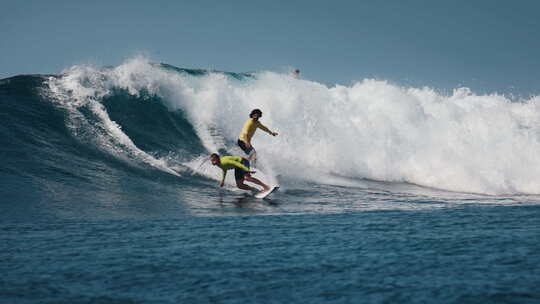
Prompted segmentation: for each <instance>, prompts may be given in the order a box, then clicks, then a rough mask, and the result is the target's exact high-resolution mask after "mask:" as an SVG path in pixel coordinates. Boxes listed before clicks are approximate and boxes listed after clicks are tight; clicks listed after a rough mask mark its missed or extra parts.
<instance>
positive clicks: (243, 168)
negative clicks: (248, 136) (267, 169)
mask: <svg viewBox="0 0 540 304" xmlns="http://www.w3.org/2000/svg"><path fill="white" fill-rule="evenodd" d="M210 161H212V165H214V166H218V167H220V168H221V170H223V174H222V176H221V182H220V183H219V186H220V187H223V185H224V184H225V177H226V176H227V170H232V169H234V178H235V180H236V186H237V187H238V188H240V189H243V190H250V191H254V192H259V189H257V188H254V187H250V186H248V185H246V184H244V180H245V181H248V182H252V183H254V184H257V185H259V186H262V187H263V190H262V191H267V190H269V189H270V187H268V186H267V185H266V184H265V183H263V182H261V181H260V180H258V179H256V178H254V177H251V174H255V171H251V170H250V169H249V160H247V159H246V158H243V157H240V156H222V157H220V156H219V154H217V153H213V154H212V155H210Z"/></svg>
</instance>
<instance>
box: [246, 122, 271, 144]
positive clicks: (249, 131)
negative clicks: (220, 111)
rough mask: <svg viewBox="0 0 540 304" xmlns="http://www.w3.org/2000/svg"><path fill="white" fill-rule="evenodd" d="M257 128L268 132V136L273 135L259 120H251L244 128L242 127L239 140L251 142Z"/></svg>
mask: <svg viewBox="0 0 540 304" xmlns="http://www.w3.org/2000/svg"><path fill="white" fill-rule="evenodd" d="M257 128H259V129H261V130H263V131H265V132H267V133H268V134H272V131H270V130H269V129H268V128H267V127H265V126H264V125H263V124H262V123H260V122H259V121H258V120H253V119H251V118H250V119H248V120H247V121H246V122H245V123H244V126H243V127H242V131H240V136H238V139H240V140H241V141H243V142H251V138H252V137H253V134H254V133H255V131H256V130H257Z"/></svg>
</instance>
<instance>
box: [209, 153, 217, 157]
mask: <svg viewBox="0 0 540 304" xmlns="http://www.w3.org/2000/svg"><path fill="white" fill-rule="evenodd" d="M210 157H218V158H219V154H217V153H212V154H210Z"/></svg>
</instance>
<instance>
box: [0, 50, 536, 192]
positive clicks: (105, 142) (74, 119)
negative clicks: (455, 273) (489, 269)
mask: <svg viewBox="0 0 540 304" xmlns="http://www.w3.org/2000/svg"><path fill="white" fill-rule="evenodd" d="M0 94H1V95H0V98H1V103H0V106H1V107H2V112H1V113H2V116H3V117H2V120H3V124H2V127H1V138H2V141H3V142H2V148H1V149H2V154H3V156H4V163H3V164H2V166H1V167H0V169H1V172H2V174H3V176H4V177H3V178H2V179H4V180H5V181H6V183H9V187H11V188H10V189H23V188H24V189H26V187H28V185H27V184H25V179H28V178H30V179H32V181H33V184H36V182H35V181H36V180H47V182H48V183H51V182H53V181H54V182H56V183H58V184H63V185H65V184H66V183H67V184H69V183H72V184H73V185H72V186H73V188H74V189H75V188H78V187H79V186H80V184H86V185H92V187H96V188H100V189H101V190H102V191H103V192H104V193H105V192H107V191H108V190H107V189H109V187H110V184H111V182H110V180H111V178H110V175H115V176H116V178H115V180H118V179H129V180H136V179H148V180H153V181H155V180H159V181H160V182H163V181H166V182H170V183H171V184H178V187H186V185H189V187H194V185H195V184H196V185H198V186H195V187H201V189H205V187H213V185H214V182H215V181H211V182H210V181H209V178H213V179H217V178H218V177H219V172H216V169H215V168H213V167H211V166H210V164H209V163H208V162H205V160H206V158H207V155H208V153H210V152H214V151H220V152H222V153H230V154H239V153H240V150H238V149H237V148H236V147H235V142H236V138H237V136H238V132H239V130H240V129H241V127H242V124H243V123H244V122H245V120H246V119H247V118H248V114H249V112H250V111H251V110H252V109H253V108H260V109H262V111H263V112H264V116H263V118H262V120H261V121H262V122H263V124H265V125H266V126H268V127H269V128H270V129H272V130H275V131H277V132H278V133H279V136H277V137H272V136H268V135H267V134H265V133H264V132H261V131H259V132H258V133H257V134H256V135H255V137H254V141H253V142H254V145H255V147H256V148H257V150H258V152H259V157H260V159H261V166H262V168H264V171H265V174H266V175H265V177H266V178H268V179H270V180H273V181H276V179H277V178H276V176H278V177H279V178H280V179H290V180H296V181H301V182H302V181H303V182H309V183H311V182H315V183H317V184H338V185H344V186H349V185H356V184H357V182H358V181H362V180H375V181H383V182H395V183H411V184H416V185H420V186H424V187H431V188H437V189H442V190H448V191H456V192H468V193H480V194H539V193H540V183H539V182H538V181H539V180H540V163H539V162H538V161H537V159H538V155H540V97H538V96H535V97H532V98H529V99H527V100H512V99H509V98H507V97H505V96H501V95H497V94H492V95H476V94H474V93H472V92H471V91H470V90H468V89H467V88H459V89H456V90H454V92H453V94H451V95H449V96H448V95H444V94H440V93H438V92H437V91H436V90H434V89H431V88H406V87H401V86H398V85H394V84H391V83H389V82H387V81H381V80H374V79H366V80H363V81H359V82H356V83H354V84H353V85H351V86H342V85H336V86H334V87H328V86H326V85H323V84H320V83H317V82H313V81H308V80H302V79H295V78H294V77H291V76H290V75H286V74H278V73H273V72H258V73H253V74H236V73H222V72H212V71H205V70H188V69H180V68H176V67H173V66H170V65H166V64H153V63H150V62H149V61H148V60H146V59H143V58H135V59H132V60H129V61H127V62H125V63H124V64H122V65H119V66H117V67H112V68H96V67H92V66H73V67H71V68H69V69H67V70H65V71H64V72H63V73H62V74H61V75H50V76H47V75H37V76H17V77H12V78H7V79H3V80H0ZM107 176H109V178H106V177H107ZM179 181H180V182H179ZM193 183H194V184H193ZM231 185H232V183H231ZM6 187H7V186H6ZM109 190H110V189H109ZM22 192H27V191H22ZM9 193H11V194H12V196H13V193H19V192H18V191H11V192H9ZM20 195H23V194H20ZM24 195H30V194H28V193H27V194H24Z"/></svg>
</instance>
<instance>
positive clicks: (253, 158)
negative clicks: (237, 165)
mask: <svg viewBox="0 0 540 304" xmlns="http://www.w3.org/2000/svg"><path fill="white" fill-rule="evenodd" d="M248 160H249V162H250V163H251V165H252V166H253V167H257V151H253V152H252V153H251V154H249V155H248Z"/></svg>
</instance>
